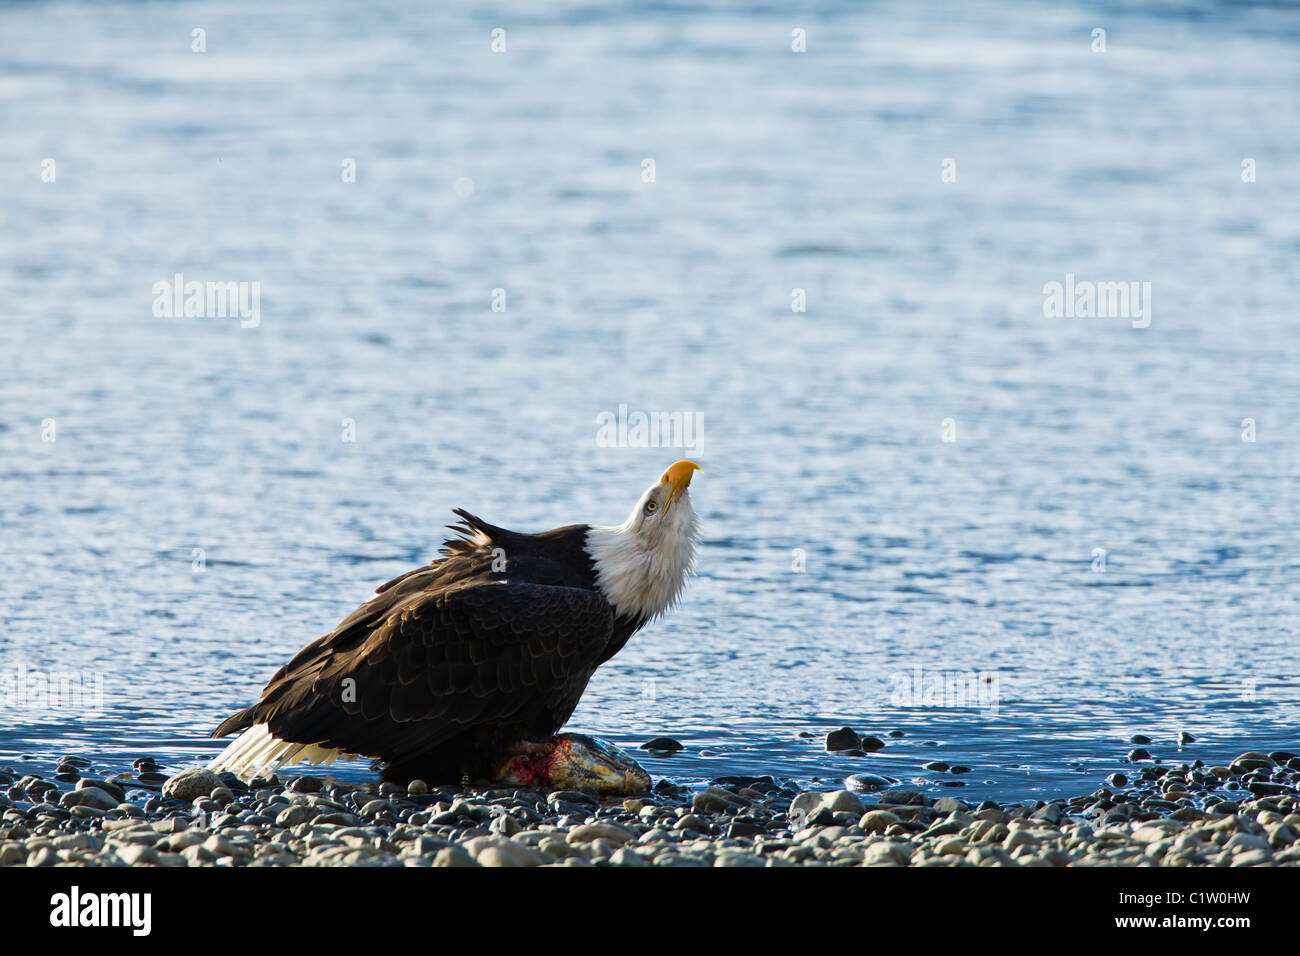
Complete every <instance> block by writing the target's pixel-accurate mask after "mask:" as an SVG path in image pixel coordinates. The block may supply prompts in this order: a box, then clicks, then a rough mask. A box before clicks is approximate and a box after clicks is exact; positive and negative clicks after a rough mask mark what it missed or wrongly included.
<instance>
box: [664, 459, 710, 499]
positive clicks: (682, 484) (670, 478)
mask: <svg viewBox="0 0 1300 956" xmlns="http://www.w3.org/2000/svg"><path fill="white" fill-rule="evenodd" d="M703 470H704V469H703V468H701V467H700V466H699V465H697V464H695V462H693V461H684V460H683V461H675V462H673V463H672V464H671V465H669V466H668V470H667V471H665V472H664V473H663V476H662V477H661V478H660V479H659V483H660V484H661V485H667V486H668V501H667V504H665V505H664V508H665V510H666V509H667V507H668V505H671V504H672V503H673V502H674V501H676V500H677V499H678V498H680V497H681V495H682V492H683V491H685V490H686V487H687V485H689V484H690V483H691V476H692V475H693V474H695V472H697V471H703Z"/></svg>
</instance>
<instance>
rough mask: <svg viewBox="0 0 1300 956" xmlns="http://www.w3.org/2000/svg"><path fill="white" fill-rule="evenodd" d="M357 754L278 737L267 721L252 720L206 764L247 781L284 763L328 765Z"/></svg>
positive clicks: (263, 775) (265, 773)
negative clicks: (273, 734)
mask: <svg viewBox="0 0 1300 956" xmlns="http://www.w3.org/2000/svg"><path fill="white" fill-rule="evenodd" d="M356 756H357V755H356V754H350V753H344V752H343V751H342V750H333V749H331V748H329V747H322V746H321V745H320V744H301V743H295V742H294V741H292V740H280V739H279V738H278V737H273V736H271V731H270V728H268V727H267V725H266V724H254V725H253V726H252V727H249V728H248V729H247V730H245V731H244V732H243V733H242V734H240V735H239V736H238V737H236V738H235V739H234V740H232V741H231V742H230V746H228V747H227V748H226V749H225V750H223V751H221V753H220V754H218V755H217V758H216V759H215V760H213V761H212V762H211V763H209V764H208V769H209V770H212V771H214V772H217V773H220V772H221V771H223V770H228V771H230V772H231V773H233V774H234V775H235V776H236V777H238V778H239V779H240V780H243V781H245V782H247V781H249V780H252V779H253V778H255V777H269V776H271V774H273V773H275V772H276V771H277V770H279V769H280V768H281V767H282V766H284V765H286V764H293V763H302V762H306V763H309V764H313V765H315V766H319V765H320V764H322V763H323V764H325V766H327V767H328V766H329V765H330V764H332V763H333V762H334V761H335V760H337V759H339V758H340V757H342V758H344V759H345V760H352V759H355V758H356Z"/></svg>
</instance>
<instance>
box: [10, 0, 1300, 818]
mask: <svg viewBox="0 0 1300 956" xmlns="http://www.w3.org/2000/svg"><path fill="white" fill-rule="evenodd" d="M496 27H501V28H504V29H505V30H506V35H507V51H506V52H504V53H493V52H492V50H491V48H490V42H491V38H490V34H491V31H492V30H493V28H496ZM1095 27H1102V28H1104V29H1106V30H1107V49H1106V51H1105V52H1104V53H1100V52H1093V51H1092V50H1091V48H1090V47H1091V44H1092V39H1091V36H1092V31H1093V29H1094V28H1095ZM195 28H202V29H204V30H206V44H207V52H206V53H202V54H199V53H193V52H191V50H190V45H191V42H192V41H191V36H192V34H191V31H192V30H194V29H195ZM795 29H804V30H806V31H807V36H808V51H807V52H806V53H803V54H797V53H794V52H792V50H791V32H792V30H795ZM1298 45H1300V13H1297V11H1296V8H1295V7H1293V6H1291V5H1289V4H1280V5H1278V6H1275V7H1274V6H1269V5H1267V4H1254V5H1245V4H1233V3H1211V2H1205V0H1199V2H1198V0H1189V2H1184V3H1177V4H1175V3H1168V4H1166V3H1148V4H1146V5H1133V4H1124V5H1109V4H1102V5H1101V6H1096V5H1089V6H1086V7H1085V6H1075V5H1073V4H1069V3H1060V4H1022V3H1014V2H979V3H975V2H968V3H952V4H907V3H884V4H872V5H859V4H828V5H826V6H824V7H822V8H821V9H820V12H817V11H815V10H810V9H806V8H805V9H803V10H801V12H799V13H797V14H794V13H790V12H787V11H785V10H782V9H780V8H777V7H771V6H767V5H754V6H752V7H747V6H741V5H733V4H729V3H728V4H723V3H712V2H701V3H688V4H670V5H657V4H632V5H609V6H596V5H592V6H588V5H583V4H566V3H557V4H546V5H537V4H526V3H522V2H520V3H507V4H504V5H498V6H497V7H495V8H494V10H493V12H491V13H490V14H489V13H487V12H479V13H476V12H466V11H464V10H461V9H448V10H446V11H442V12H438V11H432V10H428V9H416V8H414V7H413V6H408V5H394V6H392V7H387V6H383V5H379V4H364V5H353V4H300V5H296V6H295V5H277V6H274V7H270V6H266V5H261V4H251V3H250V4H247V5H244V6H240V5H236V4H229V3H226V4H221V5H217V6H206V5H204V6H197V5H195V6H191V5H187V4H177V5H170V4H168V5H113V4H87V5H79V4H50V5H29V4H17V5H6V6H4V7H0V609H2V610H3V619H4V628H3V631H2V632H0V676H3V674H8V675H10V677H12V676H13V675H22V674H28V675H31V674H33V673H48V672H50V671H53V670H64V671H68V672H71V673H74V674H76V675H85V676H86V677H87V678H89V677H90V675H95V674H99V675H102V679H103V689H104V703H103V712H102V714H100V715H88V714H87V713H86V709H85V708H84V707H75V706H74V707H55V708H48V707H45V708H43V707H41V706H39V705H38V704H37V703H34V702H32V701H27V702H26V704H21V702H20V705H14V704H13V700H12V698H11V705H10V706H9V707H7V708H6V709H5V711H4V712H3V713H0V763H4V764H7V765H10V766H13V767H15V768H19V767H22V768H28V767H30V768H32V769H40V770H48V769H49V767H50V766H51V764H52V761H53V760H54V758H56V757H58V756H59V755H62V754H68V753H75V754H82V755H88V756H91V757H92V758H93V759H95V760H96V761H98V762H99V763H101V764H103V765H104V766H112V767H114V768H118V767H120V766H121V765H123V764H124V763H125V762H126V761H127V760H128V759H129V758H130V757H133V756H136V755H138V754H141V753H150V754H154V755H157V756H160V757H162V758H164V760H165V761H166V762H167V763H168V764H169V765H170V766H173V767H174V766H179V765H184V764H186V763H192V762H194V761H196V760H198V759H200V758H206V757H207V756H209V755H210V754H212V753H214V752H215V750H216V749H217V748H218V747H219V744H218V743H217V742H216V741H210V740H207V739H205V737H206V734H207V733H208V731H210V729H211V728H212V727H213V726H215V724H216V723H217V722H218V721H219V720H220V719H221V718H222V717H224V716H225V715H227V714H228V713H230V712H231V711H233V710H235V709H237V708H239V707H241V706H244V705H246V704H248V703H250V702H252V701H253V700H254V699H255V698H256V695H257V693H258V691H259V689H260V688H261V686H262V684H263V683H264V682H265V680H266V679H267V677H269V676H270V674H271V673H272V672H273V671H274V670H275V668H276V667H278V666H279V665H280V664H281V663H283V662H284V661H285V660H286V659H287V658H288V657H289V656H290V655H291V654H292V653H293V652H294V651H296V650H297V649H298V648H299V647H300V646H301V645H303V644H304V643H306V642H307V641H308V640H310V639H312V638H314V637H316V636H317V635H319V634H320V633H323V632H325V631H327V630H329V629H331V628H332V627H333V626H334V624H335V623H337V622H338V620H340V619H341V618H342V617H343V616H344V615H345V614H346V613H347V612H348V611H350V610H351V609H352V608H353V607H354V606H355V605H356V604H357V603H358V602H359V601H361V600H362V599H364V598H365V597H366V596H367V594H368V593H369V592H370V590H371V589H372V588H373V587H374V586H375V585H376V584H378V583H380V582H382V581H385V580H387V579H388V578H390V577H392V576H393V575H395V574H397V573H399V572H401V571H403V570H405V569H407V568H408V567H410V566H412V565H414V564H418V563H423V562H424V561H427V560H428V559H429V558H430V557H431V556H432V554H433V552H434V551H435V550H436V548H437V546H438V544H439V541H440V539H441V535H442V531H441V526H442V525H443V524H444V523H445V522H446V521H448V520H449V519H450V517H451V515H450V509H451V508H453V507H457V506H461V507H466V508H469V509H471V510H473V511H475V512H477V513H480V514H482V515H484V516H485V517H487V518H488V519H489V520H492V521H494V522H496V523H499V524H503V525H506V526H509V527H515V528H519V529H521V530H535V529H542V528H548V527H554V526H556V525H560V524H567V523H571V522H578V521H593V522H600V523H610V522H613V521H616V520H619V519H621V518H622V516H623V515H624V514H625V513H626V511H627V510H628V508H629V507H630V506H631V504H632V503H633V502H634V501H635V499H636V497H637V495H638V494H639V493H640V492H641V490H642V489H643V488H644V487H645V486H647V485H648V484H649V483H651V482H652V481H653V480H654V479H655V478H656V477H657V475H658V473H659V472H660V471H661V470H662V468H663V467H664V466H665V465H666V464H667V463H668V462H670V461H672V460H673V459H675V458H679V457H691V458H694V459H696V460H698V461H700V463H701V464H702V465H703V466H704V469H705V470H704V472H703V473H702V474H701V475H700V476H699V477H698V478H697V480H696V483H695V486H694V487H693V492H694V497H695V501H696V506H697V508H698V509H699V510H700V511H701V513H702V515H703V516H704V519H705V540H704V543H703V548H702V552H701V557H700V566H699V574H698V577H697V578H696V579H695V580H694V581H692V582H691V584H690V586H689V588H688V592H687V597H686V600H685V603H684V604H683V606H682V607H681V608H680V609H679V610H678V611H676V612H675V613H673V614H672V615H671V616H669V617H668V618H666V619H665V620H663V621H661V622H659V623H656V624H655V625H653V626H652V627H650V628H648V629H647V630H646V631H643V632H642V633H641V634H640V635H639V636H638V637H637V638H636V639H634V641H633V642H632V643H631V644H630V645H629V647H628V648H627V649H626V650H625V651H623V652H622V653H621V654H620V655H619V656H618V657H617V658H615V659H614V661H612V662H611V663H610V664H608V665H607V666H605V667H604V668H603V669H602V670H601V671H600V672H599V673H598V674H597V676H596V678H595V679H594V681H593V682H592V684H591V686H590V688H589V690H588V692H587V695H586V697H585V698H584V699H583V701H582V704H581V705H580V707H579V709H578V712H577V713H576V714H575V715H574V718H573V721H572V722H571V725H570V726H571V727H572V728H574V729H582V730H585V731H589V732H594V733H598V734H601V735H603V736H606V737H608V738H610V739H611V740H613V741H615V742H618V743H621V744H624V745H628V746H633V747H634V746H636V745H639V744H640V743H642V742H644V741H646V740H648V739H650V738H651V737H654V736H659V735H664V734H667V735H671V736H674V737H677V738H678V739H680V740H681V741H682V743H683V744H684V745H685V750H684V751H683V752H682V753H681V754H679V755H677V756H675V757H671V758H662V757H646V759H645V762H646V765H647V767H648V768H649V769H650V770H651V771H652V772H654V773H656V774H662V775H667V776H669V777H672V778H674V779H677V780H680V781H685V782H691V783H698V782H701V781H705V780H708V779H710V778H713V777H716V776H720V775H746V774H752V775H762V774H774V775H776V776H778V777H782V778H792V779H794V780H797V781H799V782H801V783H804V784H807V783H810V782H813V781H820V782H823V783H830V782H834V781H837V780H839V779H841V778H843V777H844V776H845V775H846V774H848V773H851V772H855V771H869V772H875V773H882V774H885V775H888V776H891V777H894V778H897V779H899V780H909V781H910V780H920V781H921V782H922V783H923V784H924V785H926V786H930V787H933V788H934V789H935V790H936V792H937V791H938V789H939V788H940V787H941V786H942V785H944V784H949V785H953V784H961V785H963V786H964V793H965V794H968V795H975V796H981V797H983V796H993V797H1000V798H1020V797H1029V796H1039V797H1041V796H1044V795H1048V794H1054V795H1065V794H1072V793H1077V792H1085V791H1087V790H1091V789H1093V788H1095V786H1096V785H1097V784H1098V783H1099V782H1100V780H1101V779H1102V777H1103V776H1104V775H1105V774H1107V773H1109V772H1111V771H1113V770H1115V769H1117V768H1119V767H1121V766H1123V761H1124V757H1125V754H1126V753H1127V751H1128V749H1129V744H1128V739H1129V737H1130V736H1131V735H1133V734H1136V733H1142V734H1147V735H1149V736H1151V737H1152V738H1153V740H1154V743H1153V744H1152V745H1151V746H1150V748H1149V749H1150V750H1152V751H1153V752H1154V753H1155V755H1156V756H1158V757H1161V758H1163V759H1166V760H1173V759H1178V760H1184V759H1192V758H1196V757H1200V758H1202V759H1205V760H1207V761H1208V762H1217V761H1220V760H1222V759H1224V758H1229V757H1231V756H1233V755H1234V754H1236V753H1238V752H1240V751H1242V750H1246V749H1276V748H1280V747H1289V748H1292V749H1295V748H1296V746H1297V744H1298V743H1300V740H1298V739H1297V737H1298V736H1300V733H1298V731H1297V728H1298V727H1300V703H1298V701H1300V697H1298V695H1297V690H1298V687H1297V676H1298V675H1300V645H1298V643H1297V638H1296V623H1297V600H1298V598H1300V560H1298V558H1297V550H1296V548H1297V545H1296V542H1297V533H1298V531H1300V528H1298V527H1297V512H1296V507H1295V504H1296V501H1297V489H1296V482H1297V475H1298V474H1300V472H1298V470H1297V466H1298V465H1300V447H1298V443H1300V437H1297V435H1298V433H1297V427H1296V423H1297V419H1298V418H1300V347H1298V345H1297V343H1298V342H1300V339H1298V338H1297V333H1300V317H1298V316H1297V311H1296V303H1297V301H1300V297H1298V296H1297V270H1296V262H1297V257H1298V256H1300V199H1298V198H1297V197H1298V192H1297V186H1296V184H1297V183H1300V142H1298V140H1297V130H1298V129H1300V56H1297V55H1296V53H1297V47H1298ZM1248 158H1249V159H1253V160H1254V161H1255V169H1256V181H1255V182H1253V183H1245V182H1243V180H1242V164H1243V160H1245V159H1248ZM47 159H52V160H53V161H54V169H55V170H56V176H55V180H54V181H53V182H44V181H42V170H43V168H44V167H43V161H44V160H47ZM349 159H351V160H354V161H355V164H356V170H357V175H356V182H355V183H346V182H344V181H343V180H342V177H341V175H340V173H341V169H342V168H343V164H344V163H345V161H346V160H349ZM645 159H653V160H654V164H655V181H654V182H653V183H647V182H644V181H643V179H642V171H643V161H644V160H645ZM946 159H952V160H954V161H955V169H956V173H957V176H956V181H955V182H944V181H942V178H941V172H942V171H943V163H944V161H945V160H946ZM176 273H182V274H183V275H185V276H186V278H187V279H198V280H200V281H209V280H211V281H236V282H238V281H247V282H252V281H256V282H259V283H260V289H261V300H260V324H259V325H258V326H257V327H256V328H241V324H240V322H239V321H238V320H237V319H222V318H188V319H186V318H179V319H176V318H173V319H168V318H158V317H155V315H154V314H153V309H152V305H153V299H154V295H153V292H152V289H153V286H154V283H156V282H160V281H166V280H170V279H171V277H172V276H173V275H174V274H176ZM1067 274H1073V275H1075V276H1077V277H1078V279H1080V280H1090V281H1138V282H1150V283H1151V288H1152V298H1151V312H1150V318H1151V322H1150V326H1149V327H1148V328H1134V327H1133V323H1131V322H1130V321H1129V320H1128V319H1127V318H1047V317H1045V315H1044V308H1043V299H1044V296H1043V286H1044V284H1045V283H1048V282H1053V281H1059V282H1064V281H1065V277H1066V275H1067ZM495 289H502V290H504V291H505V294H506V302H507V307H506V311H504V312H493V311H492V309H491V304H492V300H493V295H494V291H493V290H495ZM794 289H802V290H804V294H805V296H806V302H807V308H806V311H805V312H794V311H792V308H791V303H792V290H794ZM620 404H626V405H628V406H629V408H630V409H633V410H638V409H639V410H662V411H674V410H676V411H685V412H688V413H691V414H695V415H698V416H700V421H701V422H702V424H703V431H702V441H701V444H700V446H699V447H698V448H694V449H637V448H604V447H599V446H598V444H597V442H596V420H597V416H598V415H599V414H600V413H602V412H605V411H615V410H617V408H618V406H619V405H620ZM949 419H950V420H951V422H950V423H949V425H948V430H949V433H948V434H947V436H945V433H944V428H945V426H944V422H945V420H949ZM1245 419H1251V420H1252V421H1253V423H1254V438H1255V440H1254V441H1243V433H1244V431H1245V430H1246V427H1247V426H1246V425H1245V424H1244V420H1245ZM345 420H350V421H352V422H353V423H355V433H356V440H355V441H353V442H347V441H344V440H343V437H344V428H345V425H344V422H345ZM945 437H955V439H956V440H955V441H944V440H943V439H944V438H945ZM51 438H52V439H54V440H49V439H51ZM196 549H201V552H202V568H201V569H199V570H196V566H195V563H196V560H197V559H198V554H197V552H196ZM1097 549H1101V550H1102V551H1104V555H1102V554H1100V553H1099V552H1098V550H1097ZM1103 562H1104V570H1103V569H1102V568H1103ZM801 563H802V570H797V567H798V566H799V565H800V564H801ZM936 682H938V683H937V684H936ZM944 684H950V685H952V687H951V690H950V691H943V690H942V687H943V685H944ZM958 685H960V687H959V686H958ZM936 686H938V687H940V688H941V692H938V693H936V691H935V688H936ZM962 689H964V690H966V691H968V693H967V694H966V695H965V696H964V697H963V696H962V694H960V693H957V691H958V690H962ZM970 692H973V694H972V693H970ZM981 693H982V696H980V695H981ZM842 724H848V725H851V726H852V727H853V728H855V729H856V730H858V731H859V732H861V733H871V734H875V735H878V736H880V737H882V738H883V739H884V740H885V741H886V743H887V746H886V747H885V749H884V750H882V751H880V752H879V753H876V754H872V755H870V756H865V757H852V756H839V755H830V754H827V753H825V752H824V750H823V748H822V740H821V738H822V735H824V734H825V733H826V731H828V730H832V729H834V728H836V727H839V726H841V725H842ZM891 731H901V732H902V734H903V736H892V737H891V736H887V735H888V734H889V733H890V732H891ZM1179 731H1188V732H1190V733H1192V734H1193V735H1194V736H1195V737H1196V741H1195V742H1194V743H1190V744H1188V745H1186V746H1185V747H1184V748H1183V749H1182V750H1181V751H1179V750H1178V749H1177V748H1176V745H1175V743H1174V738H1175V736H1176V735H1177V733H1178V732H1179ZM20 758H21V759H20ZM936 760H937V761H943V762H946V763H949V764H959V765H965V766H968V767H970V768H971V770H970V772H969V773H966V774H961V775H957V776H955V775H952V774H950V773H939V772H933V771H928V770H923V769H922V765H923V764H925V763H927V762H930V761H936ZM350 772H352V773H357V774H360V773H363V772H365V771H364V770H363V769H355V770H352V771H350Z"/></svg>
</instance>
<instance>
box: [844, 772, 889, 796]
mask: <svg viewBox="0 0 1300 956" xmlns="http://www.w3.org/2000/svg"><path fill="white" fill-rule="evenodd" d="M893 785H894V781H893V780H890V779H889V778H888V777H882V776H880V775H879V774H875V773H854V774H850V775H849V776H847V777H845V778H844V786H845V787H846V788H847V789H849V790H855V791H857V792H858V793H873V792H875V791H877V790H884V789H886V788H888V787H892V786H893Z"/></svg>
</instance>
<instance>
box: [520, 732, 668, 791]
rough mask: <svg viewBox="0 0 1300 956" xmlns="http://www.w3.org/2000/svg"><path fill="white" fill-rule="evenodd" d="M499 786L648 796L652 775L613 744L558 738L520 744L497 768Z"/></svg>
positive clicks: (566, 736)
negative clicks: (646, 793)
mask: <svg viewBox="0 0 1300 956" xmlns="http://www.w3.org/2000/svg"><path fill="white" fill-rule="evenodd" d="M495 778H496V780H497V782H499V783H504V784H507V785H512V786H520V787H542V788H548V789H552V790H585V791H587V792H589V793H616V794H627V793H645V792H646V791H648V790H649V789H650V775H649V774H648V773H646V772H645V771H644V770H642V769H641V766H640V765H639V764H638V763H637V762H636V761H635V760H633V759H632V758H631V757H629V756H628V755H627V754H625V753H623V751H621V750H619V749H618V748H617V747H615V746H614V745H613V744H609V743H606V742H605V741H603V740H597V739H596V738H595V737H588V736H586V735H585V734H557V735H556V736H555V738H554V739H553V740H551V741H549V742H547V743H536V742H533V741H520V742H519V743H518V744H516V745H515V746H514V747H512V748H511V750H510V753H509V754H507V756H506V759H505V760H503V761H502V762H501V764H500V766H499V767H498V768H497V772H496V774H495Z"/></svg>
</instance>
